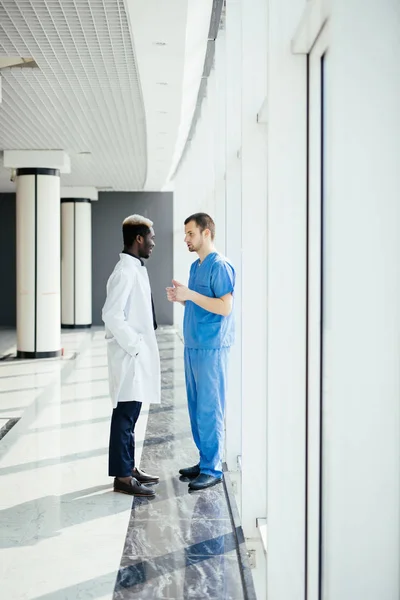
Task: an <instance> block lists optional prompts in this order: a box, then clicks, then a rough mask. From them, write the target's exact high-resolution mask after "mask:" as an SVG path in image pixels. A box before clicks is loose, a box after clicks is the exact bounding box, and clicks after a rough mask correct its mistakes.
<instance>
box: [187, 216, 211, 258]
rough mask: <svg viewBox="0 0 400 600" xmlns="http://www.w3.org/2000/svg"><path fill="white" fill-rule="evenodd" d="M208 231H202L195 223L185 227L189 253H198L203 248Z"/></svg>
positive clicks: (191, 222) (192, 222)
mask: <svg viewBox="0 0 400 600" xmlns="http://www.w3.org/2000/svg"><path fill="white" fill-rule="evenodd" d="M207 231H208V230H207V229H205V230H204V231H200V229H199V227H198V226H197V225H196V222H195V221H190V223H188V224H187V225H185V244H186V245H187V247H188V250H189V252H198V251H199V250H201V248H202V247H203V244H204V241H205V239H206V235H205V234H206V232H207Z"/></svg>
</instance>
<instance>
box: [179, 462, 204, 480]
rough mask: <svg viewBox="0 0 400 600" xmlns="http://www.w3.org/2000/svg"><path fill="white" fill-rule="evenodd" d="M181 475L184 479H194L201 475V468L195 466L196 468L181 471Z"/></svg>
mask: <svg viewBox="0 0 400 600" xmlns="http://www.w3.org/2000/svg"><path fill="white" fill-rule="evenodd" d="M179 473H180V474H181V475H182V477H188V478H189V479H192V478H194V477H198V476H199V475H200V466H199V465H194V467H187V468H186V469H179Z"/></svg>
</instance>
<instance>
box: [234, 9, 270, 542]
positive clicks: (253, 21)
mask: <svg viewBox="0 0 400 600" xmlns="http://www.w3.org/2000/svg"><path fill="white" fill-rule="evenodd" d="M241 66H242V218H241V225H242V248H243V253H242V524H243V530H244V533H245V536H246V537H254V536H255V535H256V534H257V529H256V525H257V521H256V519H257V518H265V516H266V512H267V436H266V428H267V173H266V169H267V139H266V129H265V125H261V124H259V123H258V122H257V114H258V112H259V110H260V107H261V106H262V104H263V101H264V99H265V96H266V94H267V4H266V1H265V0H242V64H241ZM239 68H240V67H239ZM251 489H252V490H253V493H249V490H251Z"/></svg>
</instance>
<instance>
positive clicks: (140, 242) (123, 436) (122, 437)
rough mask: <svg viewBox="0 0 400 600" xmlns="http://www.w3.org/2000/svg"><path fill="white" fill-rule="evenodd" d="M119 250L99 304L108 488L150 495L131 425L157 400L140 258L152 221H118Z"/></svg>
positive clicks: (148, 245)
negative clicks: (108, 410)
mask: <svg viewBox="0 0 400 600" xmlns="http://www.w3.org/2000/svg"><path fill="white" fill-rule="evenodd" d="M122 233H123V239H124V250H123V252H122V253H121V254H120V260H119V262H118V263H117V265H116V266H115V269H114V271H113V272H112V274H111V276H110V278H109V280H108V283H107V299H106V302H105V304H104V307H103V313H102V317H103V321H104V324H105V329H106V340H107V357H108V372H109V384H110V396H111V400H112V405H113V413H112V419H111V431H110V448H109V475H110V476H111V477H114V491H115V492H121V493H124V494H130V495H132V496H147V497H149V496H150V497H151V496H154V495H155V493H154V490H153V488H151V487H148V485H146V484H152V483H158V481H159V478H158V477H157V476H155V475H149V474H147V473H145V472H144V471H142V470H141V469H139V467H138V466H137V465H136V464H135V424H136V421H137V419H138V417H139V414H140V410H141V407H142V402H145V403H160V402H161V375H160V357H159V352H158V345H157V339H156V334H155V329H156V328H157V323H156V318H155V313H154V304H153V298H152V295H151V289H150V282H149V276H148V273H147V269H146V267H145V266H144V262H143V260H144V259H147V258H149V257H150V256H151V253H152V251H153V248H154V246H155V242H154V237H155V235H154V230H153V223H152V221H150V220H149V219H146V218H145V217H141V216H140V215H132V216H131V217H128V218H127V219H125V221H124V222H123V224H122Z"/></svg>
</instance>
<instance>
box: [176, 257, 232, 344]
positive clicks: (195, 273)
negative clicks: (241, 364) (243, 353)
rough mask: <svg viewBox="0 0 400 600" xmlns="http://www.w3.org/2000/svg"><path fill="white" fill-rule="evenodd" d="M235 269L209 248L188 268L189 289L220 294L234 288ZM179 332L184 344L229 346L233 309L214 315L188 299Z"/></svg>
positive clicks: (219, 296)
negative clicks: (181, 334)
mask: <svg viewBox="0 0 400 600" xmlns="http://www.w3.org/2000/svg"><path fill="white" fill-rule="evenodd" d="M235 279H236V274H235V269H234V267H233V266H232V265H231V264H230V262H229V261H228V260H227V259H226V258H225V257H224V256H222V255H221V254H218V253H217V252H212V253H211V254H209V255H208V256H207V257H206V258H205V259H204V261H203V262H202V263H200V259H198V260H196V261H195V262H194V263H193V264H192V266H191V269H190V277H189V289H191V290H193V291H195V292H198V293H199V294H202V295H203V296H208V297H209V298H221V297H222V296H225V295H226V294H233V293H234V290H235ZM183 335H184V340H185V346H186V348H194V349H217V348H229V347H230V346H232V344H233V342H234V338H235V326H234V316H233V311H232V312H231V314H230V315H229V316H228V317H223V316H221V315H216V314H214V313H211V312H208V311H207V310H204V308H201V307H200V306H197V305H196V304H194V303H193V302H191V301H187V302H186V304H185V317H184V321H183Z"/></svg>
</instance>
